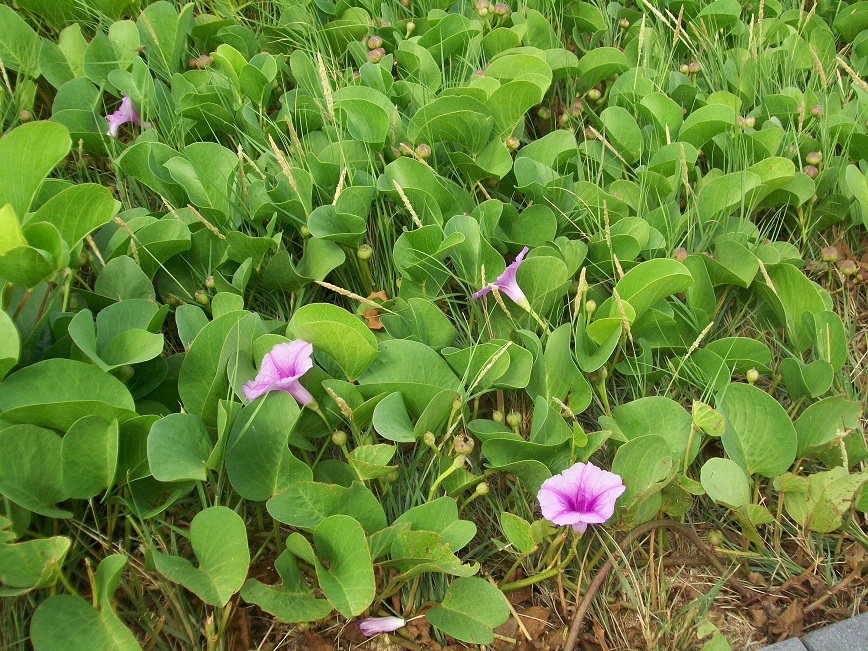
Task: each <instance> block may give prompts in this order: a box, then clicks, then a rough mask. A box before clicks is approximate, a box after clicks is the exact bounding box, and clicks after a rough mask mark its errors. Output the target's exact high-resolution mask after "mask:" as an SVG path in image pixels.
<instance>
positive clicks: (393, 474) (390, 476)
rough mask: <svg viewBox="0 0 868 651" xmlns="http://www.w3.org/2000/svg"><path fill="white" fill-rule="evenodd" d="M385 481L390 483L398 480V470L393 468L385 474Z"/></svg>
mask: <svg viewBox="0 0 868 651" xmlns="http://www.w3.org/2000/svg"><path fill="white" fill-rule="evenodd" d="M386 481H387V482H388V483H390V484H394V483H395V482H396V481H398V471H397V470H393V471H392V472H390V473H389V474H388V475H386Z"/></svg>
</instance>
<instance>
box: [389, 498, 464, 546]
mask: <svg viewBox="0 0 868 651" xmlns="http://www.w3.org/2000/svg"><path fill="white" fill-rule="evenodd" d="M401 522H409V523H410V525H411V527H412V530H413V531H433V532H434V533H438V534H440V538H441V540H442V541H443V542H444V543H446V544H447V545H449V548H450V549H451V550H452V551H458V550H459V549H462V548H463V547H464V546H465V545H466V544H467V543H469V542H470V540H471V539H472V538H473V536H475V535H476V525H475V524H474V523H473V522H470V521H469V520H460V519H459V518H458V506H457V505H456V504H455V500H454V499H452V498H451V497H439V498H437V499H436V500H434V501H433V502H427V503H426V504H421V505H419V506H414V507H412V508H410V509H408V510H406V511H404V513H403V514H401V515H400V516H399V517H398V518H397V519H396V520H395V521H394V522H393V523H392V524H399V523H401Z"/></svg>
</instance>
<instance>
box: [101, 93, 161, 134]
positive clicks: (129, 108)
mask: <svg viewBox="0 0 868 651" xmlns="http://www.w3.org/2000/svg"><path fill="white" fill-rule="evenodd" d="M105 119H106V120H108V123H109V130H108V131H106V135H107V136H112V137H113V138H117V137H118V129H119V128H120V126H121V125H122V124H126V123H127V122H133V123H135V124H138V125H140V126H142V127H144V128H147V127H148V126H150V125H149V123H147V122H144V123H143V122H142V118H141V117H140V116H139V112H138V111H137V110H136V107H135V106H134V105H133V100H131V99H130V98H129V97H127V96H126V95H124V96H123V99H122V100H121V105H120V106H119V107H118V109H117V110H116V111H115V112H114V113H110V114H109V115H107V116H105Z"/></svg>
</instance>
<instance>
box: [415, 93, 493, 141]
mask: <svg viewBox="0 0 868 651" xmlns="http://www.w3.org/2000/svg"><path fill="white" fill-rule="evenodd" d="M493 126H494V118H492V117H491V113H490V112H489V110H488V108H487V107H486V106H485V104H482V103H481V102H479V101H477V100H475V99H473V98H472V97H457V96H445V97H438V98H437V99H435V100H433V101H431V102H429V103H428V104H426V105H425V106H423V107H422V108H421V109H419V110H418V111H417V112H416V114H415V115H414V116H413V119H412V120H410V124H408V125H407V138H408V139H409V140H410V142H411V143H412V144H414V145H418V144H420V143H423V142H424V143H427V144H429V145H433V144H434V143H438V142H457V143H460V144H461V145H464V146H465V147H467V148H468V149H469V150H470V151H471V152H478V151H479V150H480V149H482V147H483V145H484V144H485V143H487V142H488V136H489V134H490V133H491V129H492V127H493Z"/></svg>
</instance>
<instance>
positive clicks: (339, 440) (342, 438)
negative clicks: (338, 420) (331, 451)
mask: <svg viewBox="0 0 868 651" xmlns="http://www.w3.org/2000/svg"><path fill="white" fill-rule="evenodd" d="M332 443H334V444H335V445H337V446H338V447H343V446H345V445H346V444H347V433H346V432H344V431H343V430H339V429H336V430H335V431H334V432H332Z"/></svg>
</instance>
